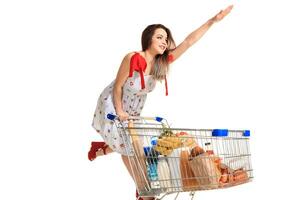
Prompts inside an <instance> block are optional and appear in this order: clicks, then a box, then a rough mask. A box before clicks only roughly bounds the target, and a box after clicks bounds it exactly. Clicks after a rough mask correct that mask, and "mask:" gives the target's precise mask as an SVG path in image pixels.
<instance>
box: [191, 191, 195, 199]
mask: <svg viewBox="0 0 300 200" xmlns="http://www.w3.org/2000/svg"><path fill="white" fill-rule="evenodd" d="M190 196H192V198H191V200H193V199H194V197H195V192H190Z"/></svg>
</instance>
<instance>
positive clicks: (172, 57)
mask: <svg viewBox="0 0 300 200" xmlns="http://www.w3.org/2000/svg"><path fill="white" fill-rule="evenodd" d="M173 61H174V56H173V54H169V55H168V63H171V62H173ZM165 88H166V96H168V94H169V92H168V82H167V76H166V75H165Z"/></svg>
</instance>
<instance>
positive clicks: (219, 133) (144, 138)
mask: <svg viewBox="0 0 300 200" xmlns="http://www.w3.org/2000/svg"><path fill="white" fill-rule="evenodd" d="M107 118H108V119H110V120H113V121H114V123H115V125H116V127H117V129H118V132H119V134H121V135H122V138H123V142H124V144H125V148H126V152H127V155H128V160H129V164H130V170H131V174H132V176H133V179H134V182H135V185H136V188H137V191H138V193H139V195H140V196H145V197H146V196H155V197H156V199H163V198H164V197H165V196H166V195H169V194H172V193H177V195H176V197H175V199H177V197H178V195H179V193H181V192H190V195H191V199H193V198H194V194H195V192H196V191H200V190H211V189H222V188H228V187H233V186H237V185H240V184H244V183H248V182H249V181H251V180H252V179H253V169H252V165H251V154H250V147H249V139H250V131H249V130H228V129H187V128H171V127H170V126H169V124H168V122H167V120H166V119H163V118H161V117H139V116H138V117H130V120H128V121H122V122H121V121H120V120H119V119H118V116H116V115H112V114H108V115H107Z"/></svg>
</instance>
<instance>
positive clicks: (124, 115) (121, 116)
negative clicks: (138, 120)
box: [117, 110, 129, 121]
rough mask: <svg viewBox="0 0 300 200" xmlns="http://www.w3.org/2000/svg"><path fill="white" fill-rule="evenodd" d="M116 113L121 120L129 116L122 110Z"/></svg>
mask: <svg viewBox="0 0 300 200" xmlns="http://www.w3.org/2000/svg"><path fill="white" fill-rule="evenodd" d="M117 115H118V116H119V119H120V120H121V121H125V120H128V118H129V114H128V113H127V112H124V111H123V110H121V111H119V112H117Z"/></svg>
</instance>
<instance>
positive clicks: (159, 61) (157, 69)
mask: <svg viewBox="0 0 300 200" xmlns="http://www.w3.org/2000/svg"><path fill="white" fill-rule="evenodd" d="M158 28H161V29H163V30H165V31H166V33H167V48H166V50H165V51H164V53H163V54H162V55H160V54H158V55H156V57H155V61H154V69H153V70H152V71H151V73H150V74H151V75H153V76H154V78H155V79H157V80H162V79H164V78H165V75H166V74H167V72H168V70H169V62H168V56H169V52H170V51H171V50H173V49H175V47H176V45H175V42H174V39H173V37H172V33H171V31H170V30H169V29H168V28H167V27H165V26H164V25H162V24H152V25H149V26H147V27H146V28H145V30H144V31H143V33H142V50H143V51H145V50H147V49H148V48H149V47H150V46H151V43H152V37H153V35H154V32H155V30H156V29H158Z"/></svg>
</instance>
